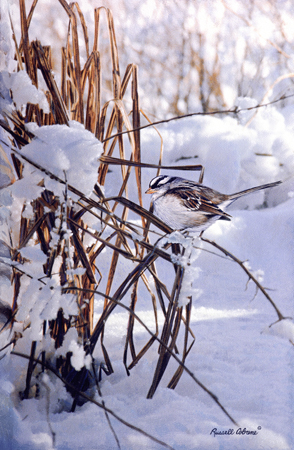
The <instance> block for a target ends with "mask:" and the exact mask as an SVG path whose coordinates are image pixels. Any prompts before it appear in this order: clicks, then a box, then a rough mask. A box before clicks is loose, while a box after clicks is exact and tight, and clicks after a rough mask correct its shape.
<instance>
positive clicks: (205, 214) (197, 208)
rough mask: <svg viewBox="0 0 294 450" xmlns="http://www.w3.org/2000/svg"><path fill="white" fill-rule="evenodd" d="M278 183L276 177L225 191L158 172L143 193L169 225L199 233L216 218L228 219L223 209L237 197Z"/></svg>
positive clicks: (155, 212) (154, 210) (158, 214)
mask: <svg viewBox="0 0 294 450" xmlns="http://www.w3.org/2000/svg"><path fill="white" fill-rule="evenodd" d="M280 183H281V181H276V182H274V183H269V184H263V185H261V186H256V187H253V188H251V189H246V190H245V191H241V192H237V193H236V194H231V195H226V194H221V193H220V192H217V191H215V190H214V189H211V188H209V187H206V186H203V185H202V184H199V183H195V182H194V181H190V180H185V179H184V178H180V177H169V176H167V175H160V176H158V177H155V178H153V179H152V180H151V181H150V184H149V188H148V189H147V191H146V194H152V204H153V212H154V214H155V215H156V216H157V217H159V219H161V220H162V221H163V222H164V223H166V224H167V225H168V226H169V227H170V228H172V229H173V230H187V231H196V232H197V233H200V232H201V231H204V230H206V228H208V227H209V226H210V225H212V224H213V223H214V222H215V221H216V220H218V219H223V220H231V219H230V217H231V216H230V215H229V214H227V213H226V212H225V211H224V209H225V208H226V207H227V206H228V205H230V204H231V203H232V202H233V201H235V200H236V199H237V198H239V197H242V196H243V195H247V194H250V193H251V192H255V191H259V190H260V189H267V188H270V187H274V186H277V185H278V184H280Z"/></svg>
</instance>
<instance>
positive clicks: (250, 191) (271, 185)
mask: <svg viewBox="0 0 294 450" xmlns="http://www.w3.org/2000/svg"><path fill="white" fill-rule="evenodd" d="M281 183H282V182H281V181H275V182H274V183H268V184H262V185H261V186H255V187H253V188H251V189H245V191H240V192H236V194H232V195H230V196H229V198H230V200H236V199H237V198H239V197H242V196H243V195H247V194H251V193H252V192H255V191H261V190H262V189H268V188H272V187H274V186H278V185H279V184H281Z"/></svg>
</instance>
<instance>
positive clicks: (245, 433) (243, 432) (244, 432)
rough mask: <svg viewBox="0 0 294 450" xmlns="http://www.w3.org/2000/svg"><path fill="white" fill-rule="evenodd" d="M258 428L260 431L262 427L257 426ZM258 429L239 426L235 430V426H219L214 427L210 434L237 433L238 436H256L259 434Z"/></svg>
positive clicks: (228, 434) (230, 434)
mask: <svg viewBox="0 0 294 450" xmlns="http://www.w3.org/2000/svg"><path fill="white" fill-rule="evenodd" d="M257 430H258V431H260V430H261V427H257ZM257 430H248V429H247V428H238V429H237V430H234V429H233V428H228V429H227V430H218V429H217V428H213V429H212V430H211V432H210V434H212V435H213V436H214V437H216V436H232V435H233V434H236V435H238V436H248V435H251V436H252V435H253V436H256V435H257V434H258V431H257Z"/></svg>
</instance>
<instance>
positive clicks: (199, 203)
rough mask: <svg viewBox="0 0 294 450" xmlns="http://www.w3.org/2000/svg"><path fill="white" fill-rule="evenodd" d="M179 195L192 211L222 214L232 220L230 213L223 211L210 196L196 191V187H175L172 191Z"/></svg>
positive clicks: (215, 214) (224, 217)
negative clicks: (209, 198) (207, 196)
mask: <svg viewBox="0 0 294 450" xmlns="http://www.w3.org/2000/svg"><path fill="white" fill-rule="evenodd" d="M170 193H174V194H175V195H177V196H178V197H179V198H180V199H181V201H182V203H183V205H185V207H186V208H188V209H189V210H190V211H199V212H201V213H203V214H209V215H214V216H221V217H222V218H223V219H227V220H230V217H231V216H230V215H229V214H227V213H226V212H224V211H222V210H221V209H220V208H219V207H218V206H217V205H216V204H215V203H213V202H212V201H211V200H208V198H206V197H204V196H203V195H201V194H200V193H197V192H195V190H194V189H188V188H185V189H184V188H183V187H180V188H174V189H172V190H171V191H170Z"/></svg>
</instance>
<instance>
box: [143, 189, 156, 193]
mask: <svg viewBox="0 0 294 450" xmlns="http://www.w3.org/2000/svg"><path fill="white" fill-rule="evenodd" d="M154 192H155V190H154V189H151V188H148V189H147V191H146V192H145V194H153V193H154Z"/></svg>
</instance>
